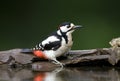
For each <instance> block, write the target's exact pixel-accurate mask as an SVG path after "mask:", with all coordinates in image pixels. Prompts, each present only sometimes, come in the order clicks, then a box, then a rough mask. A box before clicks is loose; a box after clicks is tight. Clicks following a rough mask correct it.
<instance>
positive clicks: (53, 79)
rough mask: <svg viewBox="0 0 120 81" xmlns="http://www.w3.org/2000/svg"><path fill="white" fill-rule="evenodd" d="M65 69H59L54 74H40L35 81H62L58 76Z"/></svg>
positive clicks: (35, 77)
mask: <svg viewBox="0 0 120 81" xmlns="http://www.w3.org/2000/svg"><path fill="white" fill-rule="evenodd" d="M62 70H63V68H57V69H55V70H54V71H52V72H39V73H37V74H36V75H35V76H34V80H33V81H62V80H61V78H60V77H57V74H58V73H59V72H60V71H62Z"/></svg>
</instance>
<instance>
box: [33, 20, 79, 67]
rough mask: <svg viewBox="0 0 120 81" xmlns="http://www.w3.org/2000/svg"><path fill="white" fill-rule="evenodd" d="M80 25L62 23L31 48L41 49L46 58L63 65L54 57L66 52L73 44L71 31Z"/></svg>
mask: <svg viewBox="0 0 120 81" xmlns="http://www.w3.org/2000/svg"><path fill="white" fill-rule="evenodd" d="M80 27H81V26H80V25H74V24H73V23H70V22H65V23H62V24H61V25H60V26H59V29H58V30H57V31H56V32H54V33H52V34H51V35H50V36H48V37H47V38H46V39H45V40H43V41H42V42H41V43H39V44H37V45H36V47H35V48H33V50H34V51H35V50H40V51H42V52H43V53H44V54H45V57H47V59H50V60H53V61H55V62H56V64H60V65H61V66H63V65H62V63H60V62H59V61H57V60H56V57H59V56H61V55H63V54H65V53H67V52H68V51H69V50H70V49H71V47H72V45H73V41H72V33H73V31H74V30H75V29H77V28H80Z"/></svg>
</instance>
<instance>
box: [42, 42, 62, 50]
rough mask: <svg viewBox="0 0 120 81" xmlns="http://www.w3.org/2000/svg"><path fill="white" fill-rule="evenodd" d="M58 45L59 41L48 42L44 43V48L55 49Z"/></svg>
mask: <svg viewBox="0 0 120 81" xmlns="http://www.w3.org/2000/svg"><path fill="white" fill-rule="evenodd" d="M60 46H61V42H60V41H54V42H49V43H48V44H45V46H44V50H57V49H58V48H59V47H60Z"/></svg>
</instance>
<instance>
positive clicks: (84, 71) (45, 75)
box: [0, 67, 120, 81]
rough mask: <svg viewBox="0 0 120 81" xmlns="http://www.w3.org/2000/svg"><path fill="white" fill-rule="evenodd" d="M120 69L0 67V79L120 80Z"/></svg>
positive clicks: (41, 80) (53, 80) (12, 80)
mask: <svg viewBox="0 0 120 81" xmlns="http://www.w3.org/2000/svg"><path fill="white" fill-rule="evenodd" d="M119 76H120V69H119V68H110V67H77V68H75V67H73V68H68V67H67V68H63V69H61V68H56V69H55V70H54V71H51V72H40V71H33V70H31V69H10V68H9V69H7V68H1V69H0V81H119V79H120V77H119Z"/></svg>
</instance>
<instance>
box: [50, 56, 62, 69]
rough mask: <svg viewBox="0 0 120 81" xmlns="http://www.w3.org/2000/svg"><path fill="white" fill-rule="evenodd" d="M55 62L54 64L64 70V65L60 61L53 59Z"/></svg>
mask: <svg viewBox="0 0 120 81" xmlns="http://www.w3.org/2000/svg"><path fill="white" fill-rule="evenodd" d="M52 60H53V61H54V62H53V63H54V64H59V65H60V66H61V67H62V68H63V63H61V62H59V61H58V60H56V58H54V59H52Z"/></svg>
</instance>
